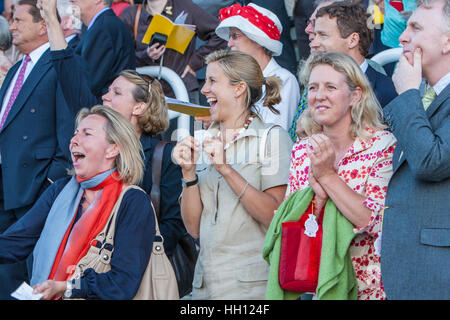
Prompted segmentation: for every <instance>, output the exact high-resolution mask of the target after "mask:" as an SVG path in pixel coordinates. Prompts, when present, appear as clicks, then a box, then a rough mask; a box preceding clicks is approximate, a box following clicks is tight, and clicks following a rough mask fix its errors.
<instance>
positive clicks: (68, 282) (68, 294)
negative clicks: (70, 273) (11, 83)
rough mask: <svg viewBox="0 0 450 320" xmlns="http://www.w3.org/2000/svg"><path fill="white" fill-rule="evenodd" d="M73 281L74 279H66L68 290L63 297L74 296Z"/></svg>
mask: <svg viewBox="0 0 450 320" xmlns="http://www.w3.org/2000/svg"><path fill="white" fill-rule="evenodd" d="M72 289H73V282H72V280H68V281H66V291H64V295H63V298H66V299H67V298H70V297H71V296H72Z"/></svg>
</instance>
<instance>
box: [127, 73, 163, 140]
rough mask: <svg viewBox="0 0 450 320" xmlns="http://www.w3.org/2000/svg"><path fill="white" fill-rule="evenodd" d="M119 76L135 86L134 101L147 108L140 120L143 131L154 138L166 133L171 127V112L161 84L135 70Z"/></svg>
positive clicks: (139, 123)
mask: <svg viewBox="0 0 450 320" xmlns="http://www.w3.org/2000/svg"><path fill="white" fill-rule="evenodd" d="M119 76H122V77H124V78H125V79H127V80H128V81H130V82H131V83H133V84H134V85H135V89H134V90H133V92H132V95H133V99H134V100H135V101H136V102H144V103H145V104H146V106H147V107H146V108H145V110H144V112H143V113H142V114H141V115H140V116H139V118H138V125H139V127H140V128H141V129H142V131H143V132H145V133H146V134H149V135H152V136H153V135H157V134H159V133H162V132H164V131H166V130H167V128H168V127H169V110H168V107H167V103H166V99H165V97H164V91H163V89H162V86H161V83H160V82H159V81H158V80H156V79H154V78H151V77H149V76H147V75H142V74H139V73H137V72H136V71H134V70H124V71H122V72H121V73H120V74H119Z"/></svg>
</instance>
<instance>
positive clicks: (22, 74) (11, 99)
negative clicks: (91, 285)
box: [0, 55, 31, 131]
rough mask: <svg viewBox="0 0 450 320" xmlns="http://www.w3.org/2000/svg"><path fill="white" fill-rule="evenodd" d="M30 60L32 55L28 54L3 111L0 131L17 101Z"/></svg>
mask: <svg viewBox="0 0 450 320" xmlns="http://www.w3.org/2000/svg"><path fill="white" fill-rule="evenodd" d="M30 61H31V58H30V56H29V55H26V56H25V58H24V63H23V64H22V67H21V68H20V71H19V75H18V77H17V80H16V83H15V84H14V88H13V91H12V93H11V96H10V97H9V101H8V104H7V105H6V109H5V113H3V117H2V121H1V123H0V131H1V130H2V129H3V126H4V125H5V121H6V118H7V117H8V113H9V111H11V107H12V105H13V104H14V101H16V98H17V96H18V95H19V92H20V89H21V88H22V84H23V79H24V78H25V70H26V69H27V64H28V62H30Z"/></svg>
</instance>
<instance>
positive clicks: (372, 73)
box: [366, 65, 397, 108]
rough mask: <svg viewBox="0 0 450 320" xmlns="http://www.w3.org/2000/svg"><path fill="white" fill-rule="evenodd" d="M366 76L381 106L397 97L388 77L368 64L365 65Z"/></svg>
mask: <svg viewBox="0 0 450 320" xmlns="http://www.w3.org/2000/svg"><path fill="white" fill-rule="evenodd" d="M366 76H367V78H368V79H369V82H370V84H371V85H372V89H373V91H374V92H375V95H376V96H377V99H378V101H379V102H380V105H381V107H382V108H384V107H385V106H386V105H387V104H388V103H389V102H391V101H392V100H393V99H394V98H395V97H397V91H395V87H394V83H393V82H392V79H391V78H390V77H388V76H386V75H384V74H382V73H380V72H378V71H376V70H375V69H374V68H372V67H371V66H370V65H369V66H368V67H367V70H366Z"/></svg>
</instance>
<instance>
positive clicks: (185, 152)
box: [173, 136, 227, 173]
mask: <svg viewBox="0 0 450 320" xmlns="http://www.w3.org/2000/svg"><path fill="white" fill-rule="evenodd" d="M200 151H201V145H200V142H199V141H197V140H196V139H194V137H192V136H189V137H186V138H184V139H183V140H181V141H180V142H178V143H177V145H176V146H175V148H174V150H173V158H174V160H175V162H176V163H178V165H179V166H180V167H181V168H182V170H183V171H185V172H193V171H195V165H196V164H197V162H198V159H199V158H200ZM203 151H204V152H205V154H206V155H207V156H208V159H209V160H210V161H211V163H212V164H213V165H214V167H215V168H216V170H217V171H218V172H219V173H222V171H223V169H225V168H226V167H227V164H226V158H225V152H224V146H223V142H222V141H221V140H220V139H218V138H205V140H204V141H203Z"/></svg>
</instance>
